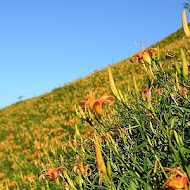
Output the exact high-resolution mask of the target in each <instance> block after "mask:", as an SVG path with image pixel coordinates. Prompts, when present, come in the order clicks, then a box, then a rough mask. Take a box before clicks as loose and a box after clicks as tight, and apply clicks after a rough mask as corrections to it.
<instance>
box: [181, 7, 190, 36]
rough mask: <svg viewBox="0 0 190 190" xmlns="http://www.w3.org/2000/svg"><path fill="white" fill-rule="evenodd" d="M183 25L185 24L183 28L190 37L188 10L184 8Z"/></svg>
mask: <svg viewBox="0 0 190 190" xmlns="http://www.w3.org/2000/svg"><path fill="white" fill-rule="evenodd" d="M182 25H183V30H184V32H185V34H186V36H187V37H188V38H189V37H190V31H189V27H188V24H187V17H186V11H185V10H183V12H182Z"/></svg>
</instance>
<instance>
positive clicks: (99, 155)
mask: <svg viewBox="0 0 190 190" xmlns="http://www.w3.org/2000/svg"><path fill="white" fill-rule="evenodd" d="M94 147H95V152H96V161H97V167H98V170H99V172H100V173H102V174H103V175H105V176H106V175H107V169H106V165H105V163H104V159H103V156H102V152H101V149H100V144H99V139H98V137H96V138H95V142H94Z"/></svg>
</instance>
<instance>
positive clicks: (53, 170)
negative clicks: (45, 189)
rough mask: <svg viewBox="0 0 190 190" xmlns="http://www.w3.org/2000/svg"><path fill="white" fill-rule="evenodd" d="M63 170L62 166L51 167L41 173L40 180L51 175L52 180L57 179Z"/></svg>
mask: <svg viewBox="0 0 190 190" xmlns="http://www.w3.org/2000/svg"><path fill="white" fill-rule="evenodd" d="M61 170H63V167H62V166H60V167H58V168H50V169H49V170H48V171H46V172H45V173H43V174H41V175H40V177H39V181H40V182H41V181H42V179H43V177H45V176H47V177H49V178H50V179H51V180H52V181H55V180H56V179H57V178H58V177H59V176H60V174H59V171H61Z"/></svg>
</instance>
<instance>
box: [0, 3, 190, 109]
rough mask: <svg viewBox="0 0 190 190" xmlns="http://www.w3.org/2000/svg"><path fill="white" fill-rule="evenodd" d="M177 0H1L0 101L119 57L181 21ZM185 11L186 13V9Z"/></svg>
mask: <svg viewBox="0 0 190 190" xmlns="http://www.w3.org/2000/svg"><path fill="white" fill-rule="evenodd" d="M183 2H184V1H182V0H137V1H132V0H4V1H0V107H1V108H2V107H4V106H7V105H9V104H11V103H14V102H16V101H18V97H19V96H24V98H25V99H26V98H30V97H33V96H38V95H40V94H43V93H45V92H49V91H51V90H52V89H54V88H57V87H59V86H61V85H63V84H64V83H66V82H71V81H73V80H75V79H76V78H79V77H82V76H85V75H88V74H90V73H92V72H93V71H94V70H95V69H100V68H103V67H105V66H107V65H108V64H111V63H113V62H116V61H119V60H122V59H124V58H126V57H128V56H130V55H131V54H132V53H134V52H136V51H138V50H139V48H140V43H141V42H144V43H145V45H146V47H147V46H150V45H151V44H153V43H155V42H157V41H158V40H161V39H162V38H164V37H165V36H167V35H169V34H170V33H172V32H175V31H176V30H177V29H178V28H180V27H181V12H182V9H183ZM188 16H189V15H188Z"/></svg>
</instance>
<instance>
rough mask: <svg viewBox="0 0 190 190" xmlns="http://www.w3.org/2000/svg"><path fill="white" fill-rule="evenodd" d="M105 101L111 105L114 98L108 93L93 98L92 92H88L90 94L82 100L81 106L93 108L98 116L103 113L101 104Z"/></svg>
mask: <svg viewBox="0 0 190 190" xmlns="http://www.w3.org/2000/svg"><path fill="white" fill-rule="evenodd" d="M106 102H107V103H109V104H110V105H113V104H114V98H113V97H112V96H109V95H103V96H101V97H100V98H95V96H94V93H93V92H90V96H89V98H87V99H86V100H85V101H84V102H83V106H84V107H87V108H91V109H93V110H94V112H95V113H96V114H97V115H99V116H100V115H102V114H103V104H104V103H106Z"/></svg>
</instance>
